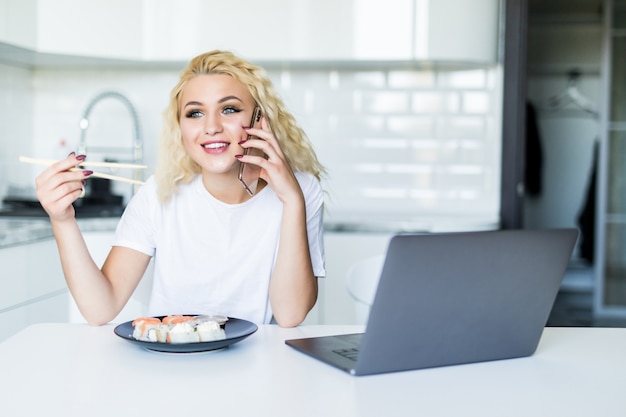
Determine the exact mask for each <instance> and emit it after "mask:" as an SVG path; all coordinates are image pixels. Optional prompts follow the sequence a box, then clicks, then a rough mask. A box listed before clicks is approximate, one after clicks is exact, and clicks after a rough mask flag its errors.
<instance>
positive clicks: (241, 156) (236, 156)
mask: <svg viewBox="0 0 626 417" xmlns="http://www.w3.org/2000/svg"><path fill="white" fill-rule="evenodd" d="M235 158H237V159H239V158H243V155H235Z"/></svg>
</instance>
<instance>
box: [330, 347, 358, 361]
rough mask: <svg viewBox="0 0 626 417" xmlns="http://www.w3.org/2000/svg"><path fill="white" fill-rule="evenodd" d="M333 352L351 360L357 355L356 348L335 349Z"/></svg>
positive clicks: (354, 359)
mask: <svg viewBox="0 0 626 417" xmlns="http://www.w3.org/2000/svg"><path fill="white" fill-rule="evenodd" d="M333 352H334V353H336V354H338V355H341V356H343V357H344V358H348V359H350V360H353V361H356V358H357V357H358V356H359V349H358V348H346V349H335V350H333Z"/></svg>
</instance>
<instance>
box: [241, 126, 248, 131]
mask: <svg viewBox="0 0 626 417" xmlns="http://www.w3.org/2000/svg"><path fill="white" fill-rule="evenodd" d="M242 127H243V129H244V130H248V129H250V126H242Z"/></svg>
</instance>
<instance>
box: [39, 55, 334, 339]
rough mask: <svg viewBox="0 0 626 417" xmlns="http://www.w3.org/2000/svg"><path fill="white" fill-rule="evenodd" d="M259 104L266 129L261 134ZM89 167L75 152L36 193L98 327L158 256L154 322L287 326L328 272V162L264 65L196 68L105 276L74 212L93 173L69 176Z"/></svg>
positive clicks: (216, 62)
mask: <svg viewBox="0 0 626 417" xmlns="http://www.w3.org/2000/svg"><path fill="white" fill-rule="evenodd" d="M256 107H259V108H260V109H261V115H262V116H261V119H260V126H259V127H255V128H251V127H250V126H249V124H250V120H251V117H252V113H253V110H254V109H255V108H256ZM249 135H250V136H251V137H252V138H251V139H249V140H248V137H249ZM246 148H249V149H253V148H254V149H257V150H260V151H262V152H263V153H264V154H265V157H262V156H252V155H244V153H245V152H244V149H246ZM84 159H85V156H84V155H75V154H74V153H72V154H70V155H69V156H68V158H67V159H65V160H62V161H60V162H57V163H55V164H54V165H52V166H50V167H49V168H48V169H46V170H45V171H44V172H43V173H42V174H41V175H40V176H38V178H37V180H36V184H37V196H38V198H39V200H40V202H41V204H42V205H43V207H44V208H45V210H46V212H47V213H48V215H49V216H50V221H51V224H52V227H53V231H54V235H55V239H56V241H57V245H58V248H59V253H60V257H61V263H62V266H63V271H64V274H65V278H66V281H67V284H68V287H69V289H70V291H71V293H72V296H73V297H74V299H75V300H76V303H77V305H78V307H79V309H80V311H81V313H82V314H83V316H84V317H85V319H86V320H87V321H88V322H89V323H91V324H94V325H98V324H103V323H106V322H108V321H110V320H112V319H113V318H114V317H115V316H116V315H117V314H118V313H119V312H120V311H121V309H122V308H123V307H124V305H125V304H126V302H127V301H128V299H129V298H130V296H131V295H132V293H133V291H134V290H135V288H136V287H137V285H138V283H139V281H140V279H141V277H142V276H143V274H144V272H145V271H146V268H147V266H148V263H149V261H150V259H151V258H152V257H154V283H153V290H152V296H151V300H150V306H149V314H150V315H168V314H223V315H227V316H231V317H237V318H242V319H246V320H250V321H253V322H256V323H269V322H271V321H272V320H275V322H277V323H278V324H279V325H281V326H284V327H290V326H296V325H298V324H300V323H301V322H302V321H303V320H304V319H305V317H306V315H307V313H308V312H309V311H310V309H311V308H312V307H313V305H314V304H315V302H316V300H317V277H320V276H324V275H325V270H324V248H323V239H322V214H323V192H322V188H321V185H320V176H321V174H322V172H323V167H322V166H321V164H320V163H319V161H318V160H317V158H316V156H315V153H314V151H313V149H312V147H311V144H310V142H309V141H308V139H307V137H306V135H305V133H304V132H303V131H302V129H301V128H300V127H299V126H298V125H297V123H296V121H295V119H294V117H293V116H292V115H291V114H290V113H289V112H288V111H287V110H286V108H285V105H284V104H283V102H282V101H281V99H280V98H279V96H278V95H277V93H276V92H275V90H274V88H273V86H272V83H271V81H270V79H269V78H268V77H267V75H266V73H265V72H264V71H263V70H262V69H261V68H258V67H256V66H253V65H251V64H250V63H248V62H246V61H244V60H242V59H240V58H238V57H236V56H235V55H233V54H232V53H230V52H224V51H213V52H209V53H206V54H202V55H200V56H198V57H196V58H194V59H193V60H192V61H191V62H190V63H189V65H188V66H187V68H186V69H185V70H184V71H183V72H182V74H181V77H180V81H179V82H178V84H177V85H176V86H175V87H174V89H173V90H172V92H171V95H170V102H169V106H168V108H167V110H166V111H165V113H164V127H163V131H162V135H161V144H160V154H159V162H158V166H157V169H156V171H155V175H154V176H153V177H150V178H149V179H148V181H147V182H146V183H145V185H143V186H142V187H141V188H140V189H139V191H138V192H137V193H136V194H135V195H134V196H133V198H132V199H131V201H130V202H129V204H128V206H127V207H126V210H125V212H124V214H123V215H122V218H121V220H120V223H119V225H118V227H117V230H116V233H115V239H114V242H113V246H112V249H111V251H110V253H109V255H108V257H107V259H106V261H105V262H104V264H103V265H102V268H101V269H99V268H98V266H97V265H96V264H95V263H94V261H93V260H92V259H91V257H90V255H89V252H88V250H87V247H86V245H85V242H84V239H83V237H82V234H81V232H80V230H79V227H78V224H77V222H76V219H75V212H74V208H73V206H72V204H71V203H72V202H73V201H75V200H76V199H77V198H79V197H80V195H81V192H82V188H83V185H84V181H85V179H86V178H85V177H88V176H89V175H90V174H91V172H90V171H86V170H84V171H70V169H71V168H73V167H74V166H75V165H76V164H77V163H79V162H80V161H82V160H84ZM241 164H252V165H256V166H259V167H260V168H261V174H260V177H261V180H260V182H259V185H258V188H257V190H256V193H255V194H254V195H252V196H251V195H250V194H249V193H248V192H247V191H246V190H245V189H244V187H243V186H242V184H241V183H240V182H239V179H238V171H239V167H240V165H241Z"/></svg>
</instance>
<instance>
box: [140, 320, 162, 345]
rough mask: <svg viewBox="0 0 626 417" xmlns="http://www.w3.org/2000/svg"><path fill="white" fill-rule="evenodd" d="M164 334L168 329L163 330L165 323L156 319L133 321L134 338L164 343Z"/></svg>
mask: <svg viewBox="0 0 626 417" xmlns="http://www.w3.org/2000/svg"><path fill="white" fill-rule="evenodd" d="M163 333H167V329H164V328H163V323H161V320H159V319H158V318H156V317H141V318H138V319H135V320H133V337H134V338H135V339H137V340H143V341H146V342H156V341H161V340H159V339H162V340H163V341H164V337H163Z"/></svg>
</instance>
